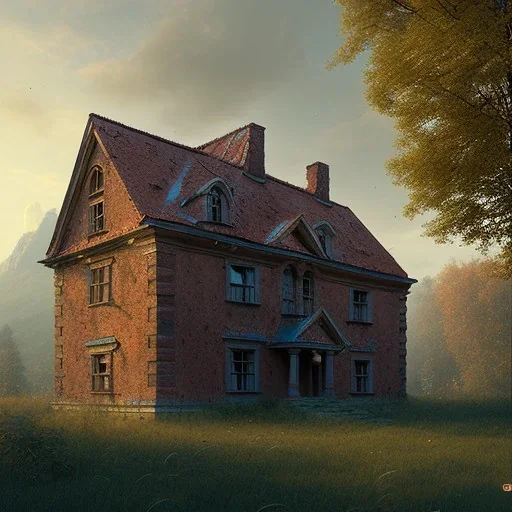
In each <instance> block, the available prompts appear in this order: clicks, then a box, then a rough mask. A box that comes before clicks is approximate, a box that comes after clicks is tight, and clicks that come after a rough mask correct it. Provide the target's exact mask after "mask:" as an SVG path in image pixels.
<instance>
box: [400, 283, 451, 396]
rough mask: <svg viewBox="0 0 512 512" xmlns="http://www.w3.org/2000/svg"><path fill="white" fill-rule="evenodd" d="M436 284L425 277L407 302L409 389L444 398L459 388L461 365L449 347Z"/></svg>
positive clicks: (418, 393) (420, 393) (410, 391)
mask: <svg viewBox="0 0 512 512" xmlns="http://www.w3.org/2000/svg"><path fill="white" fill-rule="evenodd" d="M436 286H437V281H436V280H435V279H432V278H430V277H426V278H425V279H423V281H422V282H421V283H419V284H418V285H417V286H415V287H414V289H413V291H412V293H411V296H410V298H409V299H408V301H407V302H408V306H407V316H408V322H407V323H408V329H407V334H408V336H407V338H408V339H407V391H408V393H410V394H411V395H428V396H433V397H438V398H441V397H448V396H453V394H454V392H455V391H456V389H458V383H459V368H458V365H457V363H456V361H455V360H454V358H453V356H452V354H451V353H450V352H449V350H448V347H447V346H446V336H445V333H444V330H443V321H442V320H443V315H442V310H441V308H440V305H439V303H438V301H437V300H436Z"/></svg>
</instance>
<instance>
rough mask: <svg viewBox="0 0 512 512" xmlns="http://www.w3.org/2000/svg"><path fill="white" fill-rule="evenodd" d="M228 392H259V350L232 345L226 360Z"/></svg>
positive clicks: (228, 349)
mask: <svg viewBox="0 0 512 512" xmlns="http://www.w3.org/2000/svg"><path fill="white" fill-rule="evenodd" d="M226 369H227V375H226V384H227V391H229V392H240V393H254V392H257V391H259V389H258V388H259V382H258V381H259V364H258V349H257V348H253V347H245V346H243V345H242V346H236V345H235V346H233V345H230V346H228V348H227V358H226Z"/></svg>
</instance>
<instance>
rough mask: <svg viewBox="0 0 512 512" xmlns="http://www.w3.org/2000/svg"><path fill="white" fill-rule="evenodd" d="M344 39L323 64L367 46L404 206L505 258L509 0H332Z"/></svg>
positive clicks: (373, 91) (511, 198) (371, 92)
mask: <svg viewBox="0 0 512 512" xmlns="http://www.w3.org/2000/svg"><path fill="white" fill-rule="evenodd" d="M336 2H337V4H339V6H340V7H341V18H340V19H341V29H342V32H343V34H344V36H345V42H344V44H343V45H342V47H341V48H340V49H339V50H338V51H337V52H336V54H335V55H334V57H333V59H332V60H331V62H330V63H329V64H328V67H330V68H332V67H335V66H337V65H338V64H348V63H350V62H352V61H353V60H354V59H355V58H356V57H357V55H359V54H360V53H362V52H364V51H366V50H371V56H370V59H369V63H368V68H367V70H366V84H367V99H368V101H369V103H370V104H371V105H372V107H374V108H375V109H376V110H377V111H379V112H380V113H382V114H385V115H388V116H390V117H392V118H394V119H395V123H396V124H395V126H396V129H397V132H398V135H397V141H396V148H397V154H396V156H395V157H394V158H392V159H391V160H390V161H389V162H388V163H387V168H388V172H389V174H390V175H391V176H392V177H393V179H394V183H395V184H396V185H399V186H402V187H405V188H406V189H407V190H408V193H409V202H408V204H407V205H406V207H405V209H404V214H405V215H406V216H407V217H409V218H413V217H415V216H416V215H419V214H423V213H426V212H434V213H435V214H436V216H435V218H434V219H433V220H432V221H430V222H428V223H427V224H426V225H425V227H426V234H427V235H429V236H431V237H433V238H434V239H435V240H436V241H437V242H440V243H443V242H447V241H450V240H452V239H453V238H454V237H460V238H461V240H462V241H463V243H466V244H473V243H476V244H478V246H479V247H480V248H481V249H482V250H483V251H484V252H485V250H487V249H488V248H489V247H491V246H498V247H500V248H501V250H502V253H501V254H502V258H503V269H504V271H505V272H506V273H507V274H508V276H510V275H511V262H512V53H511V47H512V43H511V41H512V14H511V5H510V3H511V2H510V1H509V0H336Z"/></svg>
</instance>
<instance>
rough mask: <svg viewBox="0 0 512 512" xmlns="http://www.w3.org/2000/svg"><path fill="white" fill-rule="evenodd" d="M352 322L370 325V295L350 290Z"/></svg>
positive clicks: (361, 291)
mask: <svg viewBox="0 0 512 512" xmlns="http://www.w3.org/2000/svg"><path fill="white" fill-rule="evenodd" d="M349 319H350V320H351V321H353V322H363V323H370V322H371V321H372V311H371V295H370V292H367V291H363V290H354V289H351V290H350V315H349Z"/></svg>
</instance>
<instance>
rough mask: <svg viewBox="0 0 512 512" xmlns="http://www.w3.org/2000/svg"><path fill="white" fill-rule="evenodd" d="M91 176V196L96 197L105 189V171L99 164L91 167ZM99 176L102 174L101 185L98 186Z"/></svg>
mask: <svg viewBox="0 0 512 512" xmlns="http://www.w3.org/2000/svg"><path fill="white" fill-rule="evenodd" d="M90 173H91V174H90V177H89V197H94V196H96V195H98V194H101V193H103V192H104V191H105V172H104V171H103V169H102V168H101V167H100V166H99V165H95V166H93V167H92V168H91V171H90ZM99 176H101V186H98V182H99V181H100V180H99Z"/></svg>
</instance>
